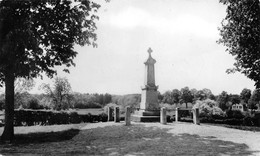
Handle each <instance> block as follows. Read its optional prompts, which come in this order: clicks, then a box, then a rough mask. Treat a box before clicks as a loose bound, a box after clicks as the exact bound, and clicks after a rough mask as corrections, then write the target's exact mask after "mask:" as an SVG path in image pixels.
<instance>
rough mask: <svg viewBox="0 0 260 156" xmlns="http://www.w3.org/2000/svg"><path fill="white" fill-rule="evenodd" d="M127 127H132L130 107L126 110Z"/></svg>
mask: <svg viewBox="0 0 260 156" xmlns="http://www.w3.org/2000/svg"><path fill="white" fill-rule="evenodd" d="M125 125H126V126H130V125H131V109H130V107H129V106H127V107H126V109H125Z"/></svg>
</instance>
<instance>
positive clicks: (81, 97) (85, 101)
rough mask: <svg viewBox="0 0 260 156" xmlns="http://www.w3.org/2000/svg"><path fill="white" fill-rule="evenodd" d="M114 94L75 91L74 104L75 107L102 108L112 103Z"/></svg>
mask: <svg viewBox="0 0 260 156" xmlns="http://www.w3.org/2000/svg"><path fill="white" fill-rule="evenodd" d="M111 100H112V95H110V94H108V93H106V94H97V93H96V94H81V93H74V94H73V100H72V102H71V103H72V105H73V107H74V108H101V107H104V105H106V104H108V103H110V102H111Z"/></svg>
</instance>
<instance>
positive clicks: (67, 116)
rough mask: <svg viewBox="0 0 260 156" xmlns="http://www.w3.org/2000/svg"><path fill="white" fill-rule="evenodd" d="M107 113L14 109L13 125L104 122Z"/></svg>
mask: <svg viewBox="0 0 260 156" xmlns="http://www.w3.org/2000/svg"><path fill="white" fill-rule="evenodd" d="M106 121H107V115H106V114H105V113H101V114H99V115H91V114H86V115H79V114H78V113H77V112H69V113H68V112H58V111H42V110H41V111H39V110H37V111H36V110H15V114H14V125H15V126H32V125H56V124H75V123H81V122H106Z"/></svg>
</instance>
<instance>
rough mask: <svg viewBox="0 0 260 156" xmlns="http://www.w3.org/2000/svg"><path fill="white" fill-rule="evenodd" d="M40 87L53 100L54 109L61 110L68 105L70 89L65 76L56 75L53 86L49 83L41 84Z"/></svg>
mask: <svg viewBox="0 0 260 156" xmlns="http://www.w3.org/2000/svg"><path fill="white" fill-rule="evenodd" d="M42 89H43V90H44V91H45V93H46V94H47V95H48V96H49V97H50V98H51V99H52V101H53V102H54V107H53V108H54V109H56V110H61V109H62V108H66V106H68V104H69V102H70V99H71V96H70V95H71V92H72V91H71V86H70V83H69V81H68V79H67V78H60V77H56V78H55V79H54V86H53V88H51V86H50V84H42Z"/></svg>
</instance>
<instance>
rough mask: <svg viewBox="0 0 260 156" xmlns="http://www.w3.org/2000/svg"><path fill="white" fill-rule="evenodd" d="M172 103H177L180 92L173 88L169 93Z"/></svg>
mask: <svg viewBox="0 0 260 156" xmlns="http://www.w3.org/2000/svg"><path fill="white" fill-rule="evenodd" d="M171 97H172V101H173V103H176V104H177V103H179V102H180V98H181V92H180V91H179V90H178V89H173V90H172V93H171Z"/></svg>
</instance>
